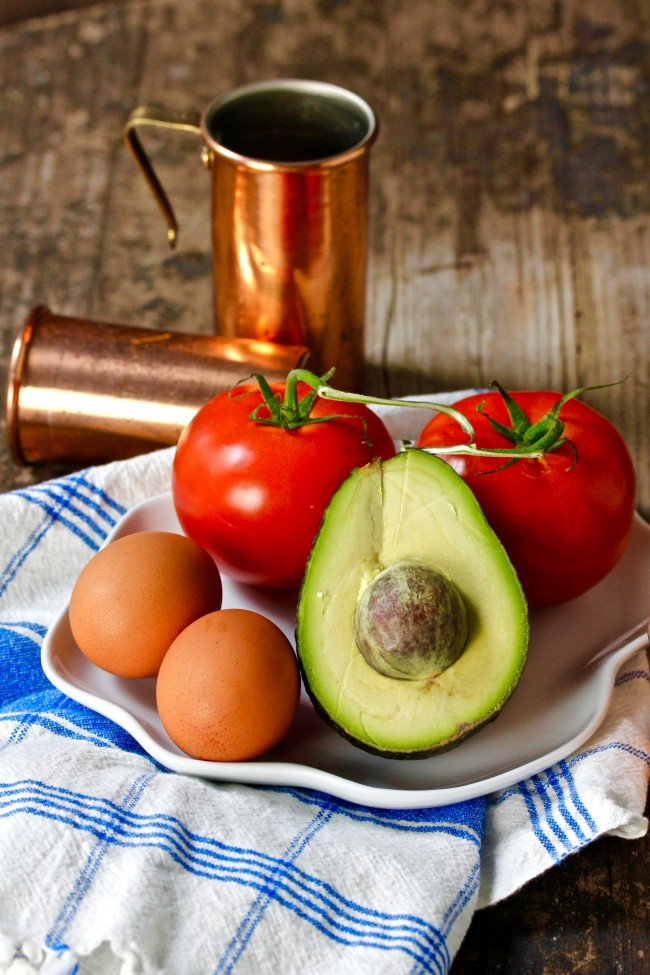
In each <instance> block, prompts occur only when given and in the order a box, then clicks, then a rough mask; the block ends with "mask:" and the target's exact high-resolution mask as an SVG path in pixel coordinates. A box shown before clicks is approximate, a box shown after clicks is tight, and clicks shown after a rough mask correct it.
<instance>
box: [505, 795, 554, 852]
mask: <svg viewBox="0 0 650 975" xmlns="http://www.w3.org/2000/svg"><path fill="white" fill-rule="evenodd" d="M513 791H515V792H518V793H519V795H521V797H522V798H523V800H524V805H525V806H526V811H527V812H528V816H529V818H530V824H531V826H532V828H533V833H534V834H535V836H536V837H537V839H538V840H539V842H540V843H541V845H542V846H543V847H544V849H545V850H546V852H547V853H548V855H549V856H550V857H551V859H552V860H553V862H554V863H559V862H560V860H561V859H562V857H561V856H558V854H557V852H556V849H555V847H554V845H553V843H552V842H551V841H550V840H549V838H548V836H547V835H546V833H545V832H544V830H543V828H542V823H541V821H540V818H539V815H538V812H537V807H536V806H535V799H534V795H533V794H532V793H531V792H530V791H529V788H528V783H527V782H526V781H524V782H520V783H519V785H518V786H517V787H516V789H515V790H513Z"/></svg>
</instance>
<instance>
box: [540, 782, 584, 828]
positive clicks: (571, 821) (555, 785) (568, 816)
mask: <svg viewBox="0 0 650 975" xmlns="http://www.w3.org/2000/svg"><path fill="white" fill-rule="evenodd" d="M559 772H560V769H559V766H557V765H556V766H553V768H550V769H548V770H547V771H546V778H547V780H548V783H549V785H550V786H551V788H552V789H553V791H554V792H555V794H556V796H557V800H558V807H559V810H560V813H561V814H562V816H563V817H564V820H565V822H566V823H567V825H568V826H569V827H570V828H571V829H572V830H573V833H574V835H575V836H576V837H577V838H578V840H579V841H580V842H581V843H586V841H587V835H586V833H585V832H584V830H583V829H582V827H581V826H580V824H579V823H578V821H577V820H576V818H575V816H574V815H573V814H572V813H571V810H570V809H569V807H568V805H567V802H566V795H565V791H564V788H563V786H562V783H561V782H560V780H559Z"/></svg>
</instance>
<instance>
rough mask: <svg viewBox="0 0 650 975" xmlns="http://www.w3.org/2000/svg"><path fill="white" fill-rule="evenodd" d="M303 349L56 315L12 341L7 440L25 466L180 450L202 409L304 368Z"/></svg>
mask: <svg viewBox="0 0 650 975" xmlns="http://www.w3.org/2000/svg"><path fill="white" fill-rule="evenodd" d="M308 359H309V353H308V351H307V349H306V348H304V347H302V346H300V347H299V346H290V345H283V346H280V345H277V344H275V343H272V342H266V341H259V340H255V339H252V340H248V339H228V338H225V337H220V336H213V335H209V336H208V335H194V334H185V333H178V332H176V333H173V332H154V331H151V330H150V329H145V328H135V327H131V326H126V325H115V324H112V323H107V322H93V321H87V320H85V319H79V318H69V317H65V316H61V315H55V314H53V313H52V312H51V311H49V309H47V308H44V307H39V308H35V309H33V310H32V312H31V313H30V314H29V316H28V317H27V319H26V321H25V322H24V324H23V327H22V329H21V330H20V332H19V334H18V336H17V337H16V341H15V343H14V349H13V355H12V359H11V366H10V370H9V383H8V390H7V437H8V441H9V446H10V449H11V453H12V456H13V458H14V460H15V462H16V463H18V464H37V463H74V464H77V463H82V464H86V463H100V462H103V461H107V460H114V459H118V458H124V457H132V456H134V455H136V454H140V453H144V452H146V451H149V450H154V449H156V448H158V447H165V446H170V445H173V444H175V443H176V442H177V440H178V437H179V436H180V434H181V431H182V430H183V428H184V427H185V426H186V424H187V423H188V422H189V420H190V419H191V418H192V416H194V414H195V413H196V411H197V410H198V409H200V407H201V406H202V405H203V404H204V403H206V402H207V401H208V400H209V399H210V398H211V397H212V396H214V395H215V394H216V393H218V392H221V391H223V390H225V389H229V388H231V387H232V386H233V385H234V384H235V383H236V382H238V381H239V380H241V379H244V378H246V377H247V376H249V375H250V374H251V373H252V372H261V373H263V375H264V376H266V378H267V379H269V380H278V379H282V378H284V377H285V376H286V374H287V372H288V371H289V370H290V369H292V368H295V367H298V366H302V365H305V364H306V363H307V361H308Z"/></svg>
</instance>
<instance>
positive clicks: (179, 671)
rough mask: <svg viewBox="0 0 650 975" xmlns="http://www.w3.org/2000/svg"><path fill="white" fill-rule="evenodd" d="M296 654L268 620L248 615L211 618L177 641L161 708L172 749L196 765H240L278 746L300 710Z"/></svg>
mask: <svg viewBox="0 0 650 975" xmlns="http://www.w3.org/2000/svg"><path fill="white" fill-rule="evenodd" d="M299 694H300V676H299V672H298V664H297V661H296V657H295V654H294V652H293V648H292V646H291V644H290V643H289V641H288V640H287V638H286V636H285V635H284V633H283V632H282V630H280V629H279V627H277V626H276V625H275V623H272V622H271V621H270V620H268V619H266V617H264V616H261V615H260V614H259V613H254V612H252V611H250V610H246V609H224V610H221V611H220V612H217V613H210V614H209V615H208V616H204V617H202V618H201V619H199V620H196V622H194V623H192V624H191V625H190V626H188V627H187V629H185V630H183V632H182V633H181V634H180V636H178V637H177V638H176V640H174V643H173V644H172V646H171V647H170V648H169V650H168V652H167V654H166V656H165V659H164V660H163V662H162V666H161V668H160V673H159V675H158V681H157V685H156V703H157V706H158V713H159V715H160V719H161V721H162V724H163V727H164V728H165V730H166V731H167V734H168V735H169V737H170V738H171V739H172V741H173V742H174V743H175V744H176V745H177V746H178V747H179V748H180V749H181V750H182V751H184V752H186V753H187V754H188V755H190V756H191V757H192V758H199V759H205V760H207V761H212V762H239V761H246V760H247V759H251V758H256V757H257V756H259V755H262V754H264V753H265V752H267V751H269V750H270V749H271V748H273V747H274V746H275V745H277V744H278V743H279V742H280V741H281V740H282V738H284V736H285V734H286V733H287V731H288V730H289V727H290V725H291V722H292V721H293V718H294V716H295V713H296V709H297V707H298V698H299Z"/></svg>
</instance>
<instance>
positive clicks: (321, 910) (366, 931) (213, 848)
mask: <svg viewBox="0 0 650 975" xmlns="http://www.w3.org/2000/svg"><path fill="white" fill-rule="evenodd" d="M146 779H147V780H148V779H149V777H148V776H147V777H146ZM143 781H144V779H143V777H142V776H140V777H139V779H138V780H136V782H135V783H134V787H133V789H132V790H130V793H129V795H128V796H127V798H126V799H125V802H124V803H123V804H122V805H118V804H116V803H114V802H111V801H110V800H106V799H103V798H101V797H92V796H86V795H82V794H81V793H78V792H73V791H71V790H66V789H62V788H56V787H53V786H49V785H47V784H45V783H42V782H38V781H33V780H26V781H24V782H20V783H13V784H11V783H10V784H7V783H5V784H0V816H10V815H11V816H14V815H30V816H34V817H44V818H46V819H48V820H51V821H55V822H61V823H64V824H65V825H68V826H71V827H73V828H75V829H80V830H83V831H86V832H89V833H90V834H91V835H93V836H95V837H96V838H97V839H98V841H100V842H101V843H102V844H103V845H104V846H106V847H108V846H120V847H129V848H140V849H142V848H152V847H155V848H158V849H160V850H162V851H163V852H165V853H167V854H168V855H169V856H170V857H171V858H172V859H173V860H174V861H175V862H176V863H178V864H179V865H180V866H181V867H183V868H184V869H185V870H187V871H188V872H190V873H192V874H193V875H195V876H200V877H204V878H205V879H207V880H211V881H218V882H223V883H236V884H239V885H242V886H244V887H247V888H249V889H251V890H253V891H257V892H258V893H262V894H264V895H267V896H268V898H269V899H270V900H272V901H273V902H274V903H276V904H278V905H280V906H282V907H284V908H286V909H287V910H290V911H291V912H292V913H294V914H295V915H296V916H298V917H300V918H302V919H303V920H305V921H306V922H308V923H310V924H311V925H312V926H313V927H315V928H316V929H317V930H319V931H320V932H321V933H323V934H325V935H326V936H327V937H328V938H331V939H332V940H335V941H337V942H339V943H341V944H347V945H361V946H366V947H376V948H382V949H386V950H391V951H399V952H402V953H405V954H407V955H410V956H411V957H413V958H414V959H415V960H416V961H418V962H419V963H420V964H421V965H422V966H423V968H424V969H425V970H426V971H432V972H436V971H441V970H444V968H441V964H440V961H441V958H440V956H441V955H442V956H443V957H444V956H445V954H446V950H447V949H446V946H445V944H444V938H442V936H441V934H440V932H439V931H438V930H437V929H436V928H435V926H433V925H431V924H429V923H428V922H426V921H425V920H423V919H422V918H421V917H418V916H416V915H411V914H390V913H387V912H380V911H375V910H372V909H371V908H368V907H365V906H364V905H363V904H361V903H359V902H357V901H352V900H350V899H349V898H346V897H344V896H343V895H342V894H341V893H340V892H339V891H337V890H336V889H335V888H334V887H332V885H331V884H328V883H325V882H324V881H322V880H321V879H320V878H318V877H316V876H314V875H311V874H309V873H307V872H305V871H303V870H300V869H299V868H298V867H297V866H296V864H295V862H293V861H292V860H291V859H287V858H286V857H274V856H270V855H268V854H265V853H262V852H261V851H257V850H253V849H242V848H240V847H235V846H230V845H228V844H225V843H223V842H221V841H219V840H216V839H215V838H213V837H207V836H201V835H198V834H195V833H192V832H191V831H189V830H188V829H187V828H186V827H185V826H184V825H183V824H182V823H181V822H180V821H179V820H178V819H176V818H175V817H172V816H168V815H163V814H157V815H156V814H138V813H136V812H134V810H133V805H134V804H135V803H134V802H133V801H131V800H132V799H133V797H134V796H135V795H136V791H137V790H136V786H137V787H138V788H140V785H141V783H142V782H143ZM319 816H320V818H324V817H322V816H321V814H319V815H318V816H317V817H315V820H318V818H319ZM323 825H325V823H324V824H323ZM310 835H314V834H313V831H312V833H311V834H310ZM94 856H95V857H97V856H99V852H98V853H95V854H94ZM102 856H103V853H102ZM93 863H94V859H93V861H92V862H91V861H90V860H89V861H88V863H87V868H86V869H85V870H84V871H83V872H82V875H80V878H79V880H78V884H77V885H76V887H75V890H74V891H71V892H70V895H69V898H68V904H67V906H65V910H64V912H62V914H61V923H60V924H59V925H58V927H56V929H55V930H53V931H52V933H51V941H52V944H53V946H54V945H55V944H56V943H57V938H59V939H60V938H61V937H62V936H63V933H64V930H63V929H64V927H65V925H64V924H63V923H62V922H63V920H64V919H67V918H68V915H69V913H70V911H71V910H72V909H73V908H74V910H76V906H77V899H78V889H79V888H80V887H82V886H84V884H85V885H86V886H87V885H88V883H89V882H91V880H92V877H91V873H90V871H91V868H92V864H93ZM92 875H93V876H94V872H93V874H92ZM64 915H65V917H64ZM66 923H67V921H66ZM58 946H59V947H61V946H62V945H61V944H59V945H58Z"/></svg>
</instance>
